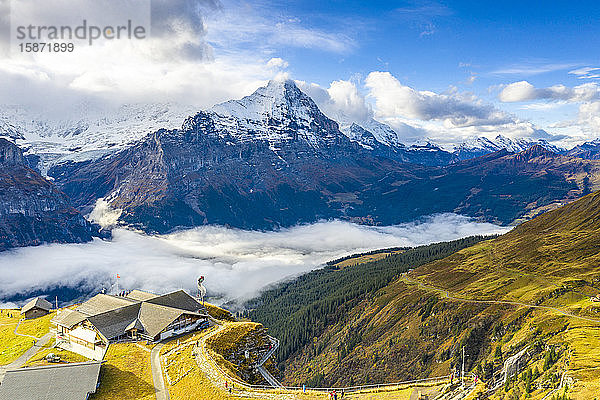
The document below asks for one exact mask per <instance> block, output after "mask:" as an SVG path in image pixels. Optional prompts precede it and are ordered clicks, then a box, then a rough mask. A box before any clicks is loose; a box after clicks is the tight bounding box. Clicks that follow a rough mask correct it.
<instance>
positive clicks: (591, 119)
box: [577, 101, 600, 138]
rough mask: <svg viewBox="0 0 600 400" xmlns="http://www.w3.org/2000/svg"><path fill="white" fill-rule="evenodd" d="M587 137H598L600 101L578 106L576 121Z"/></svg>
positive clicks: (599, 129)
mask: <svg viewBox="0 0 600 400" xmlns="http://www.w3.org/2000/svg"><path fill="white" fill-rule="evenodd" d="M577 122H578V123H579V124H580V125H581V127H582V130H583V131H585V132H587V133H588V134H589V135H590V136H588V137H589V138H595V137H598V132H600V101H594V102H588V103H583V104H581V105H580V106H579V115H578V121H577Z"/></svg>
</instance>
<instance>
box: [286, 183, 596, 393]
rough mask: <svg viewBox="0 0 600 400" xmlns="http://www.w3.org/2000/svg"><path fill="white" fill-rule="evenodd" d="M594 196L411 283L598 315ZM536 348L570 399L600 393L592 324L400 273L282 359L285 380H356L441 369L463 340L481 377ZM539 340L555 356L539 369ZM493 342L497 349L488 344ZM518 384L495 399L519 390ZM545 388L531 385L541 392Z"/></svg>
mask: <svg viewBox="0 0 600 400" xmlns="http://www.w3.org/2000/svg"><path fill="white" fill-rule="evenodd" d="M598 249H600V194H599V193H596V194H592V195H589V196H586V197H584V198H583V199H581V200H580V201H577V202H574V203H571V204H569V205H567V206H565V207H563V208H561V209H558V210H556V211H553V212H549V213H547V214H544V215H542V216H540V217H538V218H536V219H535V220H533V221H531V222H528V223H525V224H523V225H521V226H519V227H518V228H516V229H515V230H513V231H512V232H510V233H509V234H506V235H504V236H502V237H500V238H498V239H495V240H492V241H486V242H482V243H479V244H477V245H475V246H473V247H471V248H468V249H465V250H462V251H459V252H458V253H456V254H454V255H452V256H450V257H447V258H445V259H443V260H440V261H435V262H432V263H430V264H427V265H425V266H422V267H420V268H418V269H416V270H415V271H413V272H412V273H411V274H410V276H411V279H418V280H420V281H422V282H425V283H427V284H428V285H434V286H438V287H443V288H446V289H447V290H449V291H451V292H452V293H453V294H456V295H457V297H465V298H472V299H495V300H516V301H520V302H524V303H530V304H541V305H549V306H554V307H559V308H561V309H564V310H567V311H569V312H572V313H575V314H577V315H582V316H590V317H595V318H597V319H600V304H598V303H592V302H590V301H589V300H588V299H589V297H590V296H592V295H594V296H595V295H597V294H598V293H600V269H598V266H599V265H600V252H599V251H598ZM536 343H537V344H538V346H539V349H540V353H539V354H538V355H537V356H535V357H534V359H533V360H532V364H531V365H532V368H534V367H535V366H538V369H539V370H540V371H541V376H540V377H538V378H536V380H535V381H534V387H535V385H536V384H538V383H539V384H542V383H543V384H545V385H547V386H551V385H553V384H554V382H553V377H552V375H553V374H560V373H562V371H563V370H564V369H566V370H567V374H566V375H567V376H569V377H572V378H574V384H573V386H572V387H571V389H570V392H569V393H570V395H571V396H572V398H577V399H587V398H594V397H593V396H594V395H595V394H596V393H600V361H599V360H600V347H599V346H598V345H599V344H600V324H596V323H593V322H586V321H582V320H576V319H573V318H568V317H565V316H562V315H559V314H557V313H555V312H550V311H544V310H532V309H528V308H522V307H513V306H507V305H491V304H473V303H465V302H459V301H454V300H449V299H444V298H443V296H442V294H441V293H440V292H437V291H432V290H428V289H425V288H419V287H417V286H416V285H414V284H410V283H408V282H406V281H403V280H402V278H401V279H399V280H397V281H395V282H393V283H392V284H390V285H387V286H386V287H384V288H383V289H381V290H379V291H377V292H376V293H372V294H371V295H370V296H369V297H368V298H367V299H365V300H364V301H362V302H361V303H360V304H358V305H357V306H355V307H354V308H352V310H350V311H349V312H348V316H347V318H346V319H344V320H343V321H341V322H340V323H337V324H336V325H330V326H328V328H327V330H326V331H325V333H324V334H322V335H320V336H319V337H316V338H315V339H314V341H313V343H311V344H310V345H308V346H305V347H304V349H303V351H302V352H301V353H300V354H298V355H296V356H295V357H292V358H290V359H289V360H288V362H287V363H286V371H285V374H286V380H287V381H288V382H289V383H303V382H314V383H318V381H325V382H328V383H344V384H353V383H354V384H358V383H367V382H377V381H379V382H384V381H387V382H390V381H395V380H398V379H406V378H411V377H418V376H427V375H429V376H433V375H441V374H445V373H447V372H448V371H449V369H450V367H451V365H456V364H457V363H458V362H459V361H460V359H459V353H460V351H459V350H460V348H461V346H462V345H463V344H464V345H466V346H467V351H468V355H469V357H468V358H467V368H468V369H469V370H471V369H472V370H475V371H477V372H478V373H479V374H480V375H481V376H485V375H486V367H487V368H488V370H489V368H490V365H492V366H494V368H495V369H498V368H499V367H500V365H501V363H502V361H503V359H505V358H506V357H507V356H509V355H511V354H514V353H515V352H517V351H518V350H519V349H521V348H523V347H524V346H526V345H534V344H536ZM547 345H553V346H555V348H556V350H557V353H558V360H557V361H556V362H555V363H553V364H552V365H551V366H550V368H548V370H546V371H543V368H541V367H542V364H543V362H542V358H543V357H544V355H545V354H546V352H547V351H548V348H547V347H546V346H547ZM498 346H501V350H502V355H501V356H500V357H494V354H493V350H494V349H495V348H496V347H498ZM524 390H525V388H524V382H521V381H519V382H515V383H513V384H512V385H511V386H510V387H509V391H508V392H505V391H504V390H502V391H500V392H498V393H497V394H496V395H495V397H494V398H510V396H519V395H522V394H524V393H523V392H524ZM548 391H549V389H544V390H537V389H536V390H534V391H533V392H532V398H534V399H536V398H541V397H543V395H544V394H545V393H547V392H548Z"/></svg>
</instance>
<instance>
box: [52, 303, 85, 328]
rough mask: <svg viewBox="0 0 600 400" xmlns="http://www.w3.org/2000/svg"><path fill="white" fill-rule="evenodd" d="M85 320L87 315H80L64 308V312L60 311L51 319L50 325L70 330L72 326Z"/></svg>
mask: <svg viewBox="0 0 600 400" xmlns="http://www.w3.org/2000/svg"><path fill="white" fill-rule="evenodd" d="M86 318H87V315H85V314H82V313H80V312H79V311H75V310H71V309H69V308H65V309H64V310H60V311H59V312H58V313H57V314H56V316H55V317H54V318H52V321H51V322H52V323H54V324H57V325H60V326H65V327H67V328H69V329H70V328H71V327H73V326H74V325H77V324H78V323H80V322H82V321H83V320H85V319H86Z"/></svg>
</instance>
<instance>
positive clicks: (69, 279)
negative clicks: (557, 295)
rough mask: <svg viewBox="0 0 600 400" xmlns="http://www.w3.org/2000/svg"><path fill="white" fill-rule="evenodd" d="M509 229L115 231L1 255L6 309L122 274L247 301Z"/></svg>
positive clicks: (127, 285)
mask: <svg viewBox="0 0 600 400" xmlns="http://www.w3.org/2000/svg"><path fill="white" fill-rule="evenodd" d="M507 230H508V228H504V227H499V226H496V225H493V224H488V223H476V222H473V221H472V220H471V219H469V218H467V217H463V216H459V215H455V214H443V215H436V216H432V217H428V218H425V219H423V220H421V221H418V222H414V223H408V224H402V225H396V226H387V227H369V226H361V225H356V224H352V223H348V222H342V221H331V222H319V223H315V224H311V225H301V226H296V227H293V228H289V229H281V230H277V231H272V232H258V231H244V230H238V229H229V228H225V227H220V226H207V227H201V228H196V229H190V230H185V231H181V232H177V233H173V234H170V235H162V236H148V235H145V234H141V233H137V232H132V231H128V230H125V229H115V230H114V231H113V240H112V241H102V240H95V241H93V242H91V243H87V244H52V245H46V246H39V247H29V248H22V249H16V250H12V251H8V252H4V253H0V273H1V275H2V278H3V279H1V280H0V303H1V302H2V301H4V302H6V301H8V300H10V299H11V298H12V297H14V296H16V295H19V294H27V293H31V292H33V291H36V290H42V291H44V290H49V289H52V288H55V287H56V286H58V285H60V286H63V287H64V286H66V287H77V286H81V285H83V289H84V290H85V291H89V293H92V294H93V293H97V292H99V291H100V290H102V289H106V290H107V291H108V292H111V291H112V292H114V291H115V290H117V289H116V286H115V282H116V275H117V274H119V276H120V279H119V288H120V289H134V288H139V289H144V290H149V291H152V292H155V293H164V292H167V291H170V290H174V289H179V288H184V289H186V290H187V291H189V292H190V293H195V287H196V286H195V284H196V279H197V277H198V276H200V275H204V276H205V277H206V281H205V283H204V285H205V286H206V288H207V289H208V294H209V296H213V297H218V298H219V299H220V301H227V300H245V299H248V298H251V297H253V296H255V295H257V294H258V293H259V291H260V290H261V289H263V288H265V287H266V286H268V285H270V284H273V283H275V282H278V281H280V280H282V279H285V278H288V277H291V276H296V275H298V274H301V273H303V272H307V271H310V270H313V269H315V268H318V267H319V266H322V265H323V263H325V262H327V261H329V260H332V259H335V258H338V257H341V256H345V255H348V254H352V253H357V252H363V251H368V250H374V249H379V248H385V247H394V246H415V245H421V244H427V243H433V242H440V241H447V240H453V239H457V238H461V237H466V236H470V235H481V234H493V233H504V232H506V231H507ZM59 301H60V299H59Z"/></svg>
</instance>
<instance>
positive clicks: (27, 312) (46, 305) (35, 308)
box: [21, 297, 52, 319]
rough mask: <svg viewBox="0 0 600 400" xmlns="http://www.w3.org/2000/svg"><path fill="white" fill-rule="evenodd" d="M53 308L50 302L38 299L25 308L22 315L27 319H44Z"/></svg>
mask: <svg viewBox="0 0 600 400" xmlns="http://www.w3.org/2000/svg"><path fill="white" fill-rule="evenodd" d="M51 308H52V304H51V303H50V302H49V301H47V300H45V299H42V298H41V297H36V298H35V299H33V300H31V301H30V302H29V303H27V304H25V305H24V306H23V308H22V309H21V315H23V316H24V317H25V319H33V318H38V317H43V316H44V315H47V314H48V313H49V312H50V309H51Z"/></svg>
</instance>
